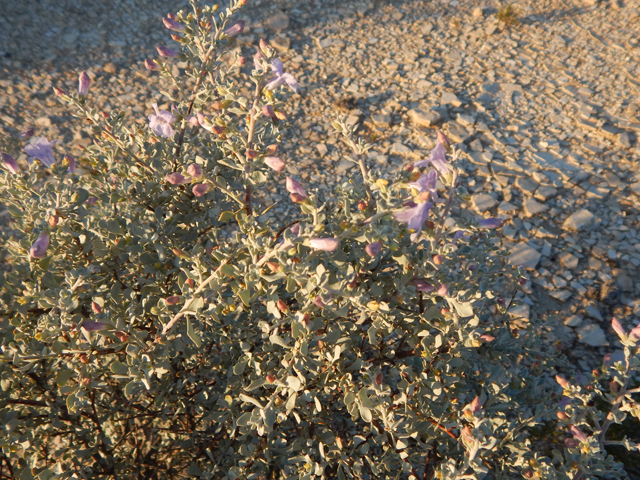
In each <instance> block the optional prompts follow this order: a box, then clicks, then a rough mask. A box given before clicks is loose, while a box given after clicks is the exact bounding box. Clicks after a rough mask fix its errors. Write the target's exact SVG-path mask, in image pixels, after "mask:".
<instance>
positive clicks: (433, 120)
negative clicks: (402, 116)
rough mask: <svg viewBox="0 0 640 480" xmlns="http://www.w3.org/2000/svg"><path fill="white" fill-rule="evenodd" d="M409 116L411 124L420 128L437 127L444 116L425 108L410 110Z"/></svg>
mask: <svg viewBox="0 0 640 480" xmlns="http://www.w3.org/2000/svg"><path fill="white" fill-rule="evenodd" d="M407 114H408V115H409V118H410V119H411V122H412V123H413V124H415V125H417V126H419V127H427V128H430V127H435V126H436V125H438V124H439V123H441V122H442V116H441V115H440V114H439V113H438V112H436V111H434V110H429V109H427V108H425V107H421V108H415V109H413V110H409V112H408V113H407Z"/></svg>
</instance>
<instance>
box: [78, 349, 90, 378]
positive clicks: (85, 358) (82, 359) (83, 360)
mask: <svg viewBox="0 0 640 480" xmlns="http://www.w3.org/2000/svg"><path fill="white" fill-rule="evenodd" d="M79 358H80V363H82V364H84V365H86V364H87V363H89V357H88V356H87V354H86V353H82V354H81V355H80V357H79ZM85 380H86V379H85Z"/></svg>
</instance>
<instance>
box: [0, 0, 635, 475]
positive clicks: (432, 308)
mask: <svg viewBox="0 0 640 480" xmlns="http://www.w3.org/2000/svg"><path fill="white" fill-rule="evenodd" d="M242 4H244V1H243V0H234V1H232V2H231V5H230V6H229V8H220V9H218V8H217V7H211V6H199V5H195V4H194V5H193V11H192V12H190V13H188V12H179V13H178V14H177V15H176V16H175V17H174V18H170V19H169V20H171V21H172V22H173V23H172V22H170V21H169V20H167V22H166V24H167V25H168V26H169V28H172V29H174V30H176V31H181V33H182V34H183V36H182V40H181V45H182V52H181V54H180V55H181V57H180V58H179V60H182V61H186V62H187V63H188V64H189V65H190V67H189V68H187V69H186V71H185V79H182V78H174V77H173V73H172V69H171V66H172V63H171V62H173V61H175V60H171V59H169V60H166V61H161V62H159V63H158V64H154V63H150V64H149V65H150V66H151V67H152V68H153V69H159V70H160V73H161V74H162V75H165V76H167V77H168V78H172V79H173V80H174V81H175V82H176V86H177V91H179V92H180V95H179V98H172V97H170V93H166V95H167V96H168V97H170V98H169V99H168V101H169V102H171V103H172V105H173V106H174V107H175V109H172V111H171V112H166V113H162V112H157V113H156V115H157V116H159V117H160V119H157V118H156V119H154V120H152V122H161V121H164V120H162V119H164V118H167V119H171V115H172V116H173V117H174V118H173V121H171V123H170V124H169V125H170V127H171V131H172V134H169V133H167V132H168V130H167V129H166V128H165V129H164V130H162V129H158V130H156V129H155V128H154V131H152V130H150V129H149V128H146V127H145V128H139V127H137V126H135V122H133V121H132V120H131V119H130V118H127V117H125V115H124V114H121V113H118V112H117V111H114V112H112V113H111V114H110V115H102V114H101V112H99V111H97V110H96V109H95V108H93V107H92V106H91V91H90V88H89V87H88V86H87V83H86V79H85V82H84V84H83V85H82V90H81V93H83V95H78V94H73V93H69V94H66V93H63V92H58V93H59V94H60V95H61V98H62V100H63V101H65V102H67V103H68V104H69V105H70V106H71V107H72V108H74V109H75V111H76V116H77V117H78V119H79V121H82V122H85V123H86V124H87V126H88V127H89V128H90V130H91V133H92V135H93V138H94V143H93V144H92V145H91V146H89V147H87V148H86V149H85V150H84V152H83V155H82V156H81V158H80V159H78V161H77V165H76V166H75V168H73V167H71V168H70V166H71V165H70V162H71V159H67V163H64V162H60V161H58V162H57V164H55V165H53V167H52V168H50V169H48V168H44V166H43V165H41V164H40V162H38V161H33V163H31V164H30V166H28V167H27V166H25V165H21V168H22V170H21V171H20V172H19V173H17V174H13V173H10V172H8V171H7V172H5V171H4V170H3V172H2V174H0V191H1V192H2V201H3V202H4V203H5V204H6V205H7V209H8V210H9V212H10V214H11V216H12V219H13V223H12V228H13V229H14V230H15V231H16V232H18V234H17V235H16V236H15V238H13V239H12V240H10V241H8V242H7V247H6V248H7V251H8V263H9V265H10V271H8V272H7V273H5V274H4V276H3V277H0V278H1V285H2V290H1V293H0V300H1V306H0V308H1V311H0V317H1V323H0V331H1V333H2V339H1V348H2V357H1V362H0V378H1V387H2V392H1V393H0V419H1V420H0V423H1V424H2V425H3V427H2V429H0V444H1V445H2V455H3V456H2V459H1V461H0V468H1V469H2V470H0V472H2V474H3V475H5V476H9V478H24V479H28V478H40V479H50V478H101V479H107V478H150V479H152V478H157V479H161V478H162V479H164V478H207V479H229V480H235V479H255V480H258V479H293V478H296V479H313V478H326V479H334V478H338V479H343V478H345V479H346V478H357V479H382V478H402V479H411V478H413V479H425V478H440V479H449V480H453V479H463V478H477V479H483V478H484V479H516V478H538V479H581V478H584V479H586V478H623V477H624V476H625V475H624V473H623V471H622V470H621V466H620V465H619V464H617V463H616V462H615V461H614V460H613V459H612V457H610V456H608V455H607V454H606V451H605V450H604V447H603V445H604V443H605V442H606V438H605V435H604V433H606V430H607V428H608V426H609V425H610V424H611V423H620V422H622V421H623V420H624V418H625V416H626V415H628V414H629V413H631V414H632V415H633V416H636V417H637V416H638V413H639V412H638V407H637V405H636V404H635V403H633V400H632V397H631V396H632V394H635V393H636V392H635V390H634V389H632V385H631V384H630V379H631V377H632V375H633V372H634V371H637V367H638V359H637V353H638V350H637V347H636V346H635V341H636V340H637V338H636V336H634V334H633V332H632V333H631V334H629V335H628V336H627V337H625V338H624V339H623V340H624V342H626V343H625V345H627V344H628V345H627V346H626V356H625V360H624V362H619V363H615V364H613V365H611V366H608V367H607V368H606V369H603V370H602V371H601V372H600V373H599V374H598V375H597V376H594V378H593V379H592V383H591V384H590V388H589V385H587V384H586V382H584V381H583V383H582V384H579V383H571V380H564V377H563V378H562V383H566V386H565V385H563V395H564V400H562V401H561V399H560V393H561V392H560V388H559V386H558V384H557V383H556V381H555V380H554V379H553V376H554V375H555V373H556V370H555V368H556V367H558V368H561V369H563V371H568V370H567V369H568V368H570V366H569V365H568V364H567V362H566V361H565V360H564V359H562V358H556V357H557V355H556V352H555V351H554V350H553V348H552V347H548V346H545V345H544V344H542V343H541V341H540V333H541V331H540V326H539V325H535V324H522V323H515V322H514V320H513V319H512V318H511V317H510V315H509V314H508V312H507V310H508V308H509V303H510V302H509V299H510V298H511V299H512V298H513V297H514V296H515V293H516V292H517V289H518V280H520V281H521V280H522V278H521V274H522V272H520V271H519V270H518V269H514V268H512V267H510V266H508V265H507V264H506V262H505V258H506V255H507V252H506V251H505V250H504V249H503V248H502V247H501V242H500V240H499V237H498V236H495V235H493V234H492V233H491V230H487V229H486V228H483V227H487V226H489V227H490V226H492V225H493V226H494V227H495V222H493V223H492V222H491V221H489V222H487V223H484V224H481V223H478V222H477V221H474V220H471V219H470V217H469V216H463V217H460V218H458V217H455V218H454V217H451V212H452V211H458V210H452V206H456V205H459V204H460V202H461V201H465V200H466V199H467V198H468V195H467V193H466V192H465V191H464V189H463V188H461V187H459V185H458V183H457V178H458V176H459V175H460V174H461V173H462V172H461V171H460V170H459V168H458V166H457V159H458V158H459V156H460V155H461V152H460V151H458V150H456V149H455V148H452V147H451V146H449V145H447V144H446V138H442V139H440V138H439V142H438V147H436V150H434V153H432V157H431V160H433V161H432V162H431V163H432V164H433V165H434V166H436V168H437V170H434V169H433V167H431V166H426V164H425V162H420V163H419V165H422V166H420V167H417V166H411V165H409V166H407V168H404V169H402V170H401V171H399V172H398V173H397V174H396V176H395V177H394V178H381V177H379V176H377V174H375V173H372V172H370V171H369V170H368V167H367V162H366V159H365V155H364V154H365V153H366V151H367V150H368V149H369V148H370V147H371V146H370V145H368V144H367V143H366V142H364V141H362V140H359V139H357V138H356V136H355V132H354V129H353V128H352V127H350V126H348V125H346V124H345V122H344V121H342V120H341V119H338V120H337V121H335V122H334V125H333V126H334V128H335V129H336V131H337V133H338V134H339V135H341V136H342V138H343V139H344V141H345V146H346V148H348V149H349V150H348V151H346V153H345V154H346V155H348V158H349V159H350V160H352V161H353V162H354V163H356V164H357V165H358V167H359V169H358V171H357V173H354V174H353V175H352V177H351V180H350V181H349V182H348V183H344V184H342V185H338V186H337V189H336V191H335V196H334V198H333V199H332V200H331V201H324V200H323V199H322V198H321V197H320V194H319V193H318V191H317V190H315V189H314V188H313V186H312V185H299V184H296V183H295V182H293V181H292V180H291V179H287V180H286V181H285V178H284V176H283V175H279V174H278V171H279V170H281V168H279V167H278V165H279V163H278V162H279V161H274V160H273V157H274V156H280V157H282V156H283V155H282V153H281V152H280V151H279V150H277V148H276V147H275V146H276V145H277V143H278V141H279V139H280V128H281V127H282V126H283V120H284V119H285V118H286V116H285V115H283V114H284V112H285V111H286V103H285V102H286V99H287V96H288V88H289V87H291V88H292V89H293V88H294V83H293V81H294V80H292V77H286V75H287V74H286V73H284V72H286V65H285V66H284V71H283V70H282V69H278V68H277V67H278V65H277V62H276V63H274V61H275V60H276V58H277V55H276V52H275V51H274V50H272V49H271V48H269V47H268V45H266V44H262V45H261V46H260V47H259V50H258V51H259V52H260V53H259V54H257V55H256V57H255V64H254V65H253V68H250V69H248V70H249V71H250V72H249V73H242V72H246V71H247V70H242V71H241V70H239V69H238V67H239V66H240V65H242V64H243V61H242V59H237V60H236V63H233V59H232V60H231V63H232V64H233V65H231V66H230V63H229V59H228V55H227V57H225V58H223V56H224V55H225V54H227V52H228V51H229V50H230V47H231V46H232V38H231V37H230V35H235V34H236V33H237V31H238V30H241V28H240V27H238V24H235V25H236V26H234V27H233V28H230V27H231V25H233V19H232V17H233V15H234V14H235V13H236V11H237V10H238V9H239V8H240V7H241V6H242ZM183 26H184V28H182V27H183ZM182 30H183V31H182ZM225 32H227V33H225ZM163 52H164V54H165V55H172V54H171V52H168V53H167V52H166V50H163ZM168 58H170V57H168ZM249 63H250V62H249ZM160 64H161V66H160ZM274 65H275V66H274ZM272 66H274V67H273V68H272ZM187 78H191V81H186V79H187ZM274 79H276V80H278V81H279V79H282V82H280V83H282V85H280V86H279V87H278V86H275V87H274V84H273V81H274ZM246 80H249V81H251V82H252V83H253V85H254V87H252V89H251V92H250V93H249V94H246V93H242V86H243V85H244V82H245V81H246ZM267 87H269V88H267ZM272 87H273V89H271V88H272ZM87 88H89V89H88V90H87ZM198 113H200V114H201V115H200V116H197V114H198ZM203 115H206V117H205V116H203ZM194 117H195V119H196V120H194ZM192 122H193V123H192ZM152 125H153V124H152ZM154 132H155V133H154ZM165 133H166V135H165ZM440 140H442V142H441V141H440ZM7 145H8V146H7V150H11V151H9V152H8V153H9V154H13V155H14V156H16V157H17V155H18V154H19V150H18V146H19V143H18V142H15V141H13V142H12V143H10V144H7ZM445 147H446V148H447V151H448V157H449V161H445V160H444V149H445ZM438 148H440V149H441V150H438ZM12 149H13V150H12ZM439 155H442V157H440V156H439ZM268 159H271V160H268ZM289 162H295V159H290V160H289ZM194 164H195V166H194ZM274 166H275V167H274ZM198 167H199V168H198ZM200 170H201V174H200V173H199V171H200ZM274 170H275V172H274ZM427 172H437V173H427ZM436 179H437V183H433V184H431V183H429V182H431V181H433V182H435V180H436ZM421 181H424V182H426V183H420V182H421ZM203 184H204V185H205V187H202V190H197V189H194V186H196V185H203ZM265 185H278V188H279V189H280V190H281V191H282V192H283V193H284V192H285V189H288V190H289V193H291V201H293V202H295V203H296V204H297V205H296V206H295V208H296V212H297V213H296V214H295V215H293V216H292V217H290V218H281V219H279V221H278V222H277V223H271V222H269V221H267V220H266V218H267V217H266V213H267V212H268V211H269V210H270V209H271V208H272V207H273V205H272V204H270V203H268V202H263V201H261V200H260V198H263V197H261V196H260V195H259V193H260V190H261V189H262V188H264V187H265ZM425 185H426V186H425ZM207 189H208V191H207ZM288 201H289V200H287V202H288ZM427 203H428V204H429V205H427ZM422 207H424V208H423V210H420V208H422ZM412 209H417V210H412ZM413 212H418V213H416V216H414V214H413ZM422 214H425V215H427V216H426V217H425V219H422V217H421V216H420V215H422ZM409 217H411V218H412V219H413V220H409V219H408V218H409ZM415 218H419V219H420V221H419V222H418V223H419V225H420V228H421V229H422V230H421V231H420V229H419V228H418V229H417V230H416V229H415V228H414V229H413V230H412V231H410V230H408V228H407V227H408V224H409V225H410V223H409V222H410V221H414V220H415ZM423 220H426V221H423ZM44 234H47V235H48V237H47V240H48V241H47V242H46V246H44V243H45V242H44V240H43V239H44V237H43V235H44ZM34 242H40V243H39V245H40V248H41V249H42V248H44V250H45V253H43V254H42V255H41V254H40V253H39V252H40V251H42V250H34V249H33V247H32V245H34ZM30 252H31V253H30ZM504 299H506V301H505V300H504ZM606 375H613V377H614V381H615V382H616V383H617V385H618V387H617V390H616V392H617V393H611V392H610V389H611V388H616V387H611V386H607V388H604V387H603V385H604V384H603V383H602V382H603V379H604V378H605V376H606ZM581 385H582V386H581ZM585 389H586V390H585ZM596 395H599V396H600V397H602V398H603V399H604V400H605V401H609V402H610V403H611V404H612V405H613V408H612V409H611V412H612V413H610V414H609V413H608V412H609V410H606V411H605V412H601V411H599V410H597V409H596V408H595V406H594V404H593V401H592V400H593V397H594V396H596ZM620 397H622V398H620ZM567 399H569V400H567ZM567 401H569V402H570V403H567ZM607 415H611V418H610V419H609V418H608V417H607ZM571 426H573V427H574V429H575V428H580V429H582V430H579V431H575V430H569V427H571ZM570 432H573V437H576V435H577V437H580V435H581V434H582V435H583V436H584V437H585V438H584V439H580V438H582V437H580V438H577V437H576V438H571V436H572V434H571V433H570ZM603 432H604V433H603ZM565 437H569V438H568V440H567V442H566V445H565ZM621 442H622V443H624V444H626V445H627V446H628V447H629V448H630V449H633V448H635V445H633V444H632V443H631V442H629V441H627V440H624V441H621Z"/></svg>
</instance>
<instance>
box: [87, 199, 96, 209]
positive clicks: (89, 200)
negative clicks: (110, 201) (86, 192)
mask: <svg viewBox="0 0 640 480" xmlns="http://www.w3.org/2000/svg"><path fill="white" fill-rule="evenodd" d="M86 203H87V205H89V206H90V207H92V206H94V205H95V204H96V203H98V197H89V198H87V202H86Z"/></svg>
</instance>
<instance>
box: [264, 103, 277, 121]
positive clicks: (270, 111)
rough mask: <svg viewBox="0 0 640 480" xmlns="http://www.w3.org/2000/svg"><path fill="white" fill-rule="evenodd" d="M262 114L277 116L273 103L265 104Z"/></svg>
mask: <svg viewBox="0 0 640 480" xmlns="http://www.w3.org/2000/svg"><path fill="white" fill-rule="evenodd" d="M262 114H263V115H264V116H265V117H270V118H275V116H276V112H274V111H273V107H272V106H271V105H263V106H262Z"/></svg>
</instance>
